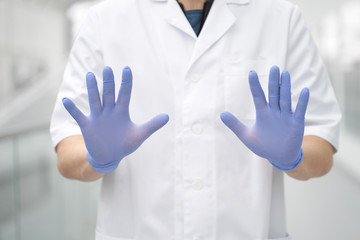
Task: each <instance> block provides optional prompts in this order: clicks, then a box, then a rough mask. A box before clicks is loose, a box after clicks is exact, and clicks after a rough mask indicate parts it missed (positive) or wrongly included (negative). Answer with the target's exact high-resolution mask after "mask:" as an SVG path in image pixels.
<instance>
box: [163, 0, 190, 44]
mask: <svg viewBox="0 0 360 240" xmlns="http://www.w3.org/2000/svg"><path fill="white" fill-rule="evenodd" d="M167 4H168V5H169V6H168V12H167V13H166V14H167V15H166V21H167V22H168V23H169V24H170V25H172V26H173V27H175V28H177V29H179V30H181V31H183V32H184V33H186V34H188V35H189V36H190V37H192V38H194V39H196V38H197V36H196V34H195V32H194V30H193V29H192V27H191V25H190V23H189V21H188V20H187V19H186V16H185V14H184V13H183V12H182V10H181V8H180V6H179V4H178V3H177V1H176V0H171V1H168V2H167Z"/></svg>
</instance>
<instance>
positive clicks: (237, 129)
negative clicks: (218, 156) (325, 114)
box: [221, 66, 309, 171]
mask: <svg viewBox="0 0 360 240" xmlns="http://www.w3.org/2000/svg"><path fill="white" fill-rule="evenodd" d="M249 83H250V89H251V93H252V96H253V99H254V103H255V109H256V122H255V124H254V125H253V126H245V125H244V124H243V123H241V122H240V121H239V120H238V119H237V118H236V117H235V116H234V115H232V114H231V113H229V112H223V113H222V114H221V120H222V121H223V122H224V123H225V125H226V126H228V127H229V128H230V129H231V130H232V131H233V132H234V133H235V134H236V136H237V137H238V138H239V139H240V140H241V141H242V142H243V143H244V144H245V145H246V146H247V147H248V148H249V149H250V150H251V151H253V152H254V153H255V154H257V155H258V156H260V157H262V158H266V159H268V160H269V161H270V163H271V164H272V165H273V166H275V167H276V168H278V169H280V170H283V171H289V170H292V169H294V168H296V167H297V166H298V165H299V164H300V162H301V161H302V156H303V151H302V148H301V144H302V140H303V136H304V124H305V123H304V122H305V112H306V108H307V104H308V101H309V89H308V88H304V89H303V90H302V91H301V94H300V97H299V101H298V104H297V106H296V110H295V112H293V111H292V109H291V91H290V90H291V87H290V74H289V73H288V72H287V71H284V72H283V73H282V75H281V83H280V71H279V68H278V67H276V66H274V67H272V68H271V70H270V76H269V103H268V102H267V101H266V98H265V95H264V92H263V90H262V88H261V85H260V82H259V78H258V76H257V74H256V72H254V71H251V72H250V74H249Z"/></svg>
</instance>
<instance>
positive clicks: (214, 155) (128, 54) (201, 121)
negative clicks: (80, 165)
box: [51, 0, 341, 240]
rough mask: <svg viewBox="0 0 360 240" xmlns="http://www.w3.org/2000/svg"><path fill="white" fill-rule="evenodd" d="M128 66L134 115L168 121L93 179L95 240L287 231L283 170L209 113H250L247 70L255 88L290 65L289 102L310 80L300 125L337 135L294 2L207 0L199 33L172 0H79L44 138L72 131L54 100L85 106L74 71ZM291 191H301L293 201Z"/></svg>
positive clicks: (251, 116) (224, 238)
mask: <svg viewBox="0 0 360 240" xmlns="http://www.w3.org/2000/svg"><path fill="white" fill-rule="evenodd" d="M105 65H109V66H111V67H112V68H113V69H114V72H115V76H116V89H118V88H119V85H120V81H121V70H122V68H123V67H124V66H126V65H129V66H130V67H131V68H132V70H133V74H134V80H133V82H134V83H133V92H132V99H131V104H130V114H131V117H132V120H133V121H134V122H136V123H143V122H145V121H148V120H149V119H150V118H152V117H153V116H155V115H157V114H158V113H162V112H164V113H167V114H169V116H170V121H169V123H168V124H167V125H165V127H164V128H162V129H161V130H159V131H158V132H157V133H155V134H154V135H153V136H151V137H150V138H149V139H148V140H147V141H146V142H145V143H144V144H143V145H142V146H141V147H140V148H139V149H138V150H137V151H136V152H134V153H133V154H131V155H129V156H128V157H126V158H124V159H123V160H122V161H121V163H120V165H119V167H118V169H117V170H116V171H115V172H113V173H111V174H107V175H106V176H105V177H104V179H103V184H102V191H101V198H100V204H99V210H98V221H97V228H96V239H98V240H110V239H111V240H135V239H137V240H170V239H173V240H185V239H186V240H190V239H201V240H203V239H204V240H205V239H206V240H239V239H244V240H252V239H290V238H289V237H287V236H288V235H287V231H286V224H285V208H284V194H283V173H282V172H280V171H278V170H276V169H274V168H273V167H272V166H271V164H269V163H268V161H267V160H265V159H262V158H259V157H257V156H256V155H255V154H253V153H252V152H251V151H250V150H248V149H247V148H246V147H245V146H244V145H243V144H242V143H241V141H240V140H239V139H237V138H236V136H235V135H234V134H233V133H232V132H231V131H230V130H229V129H227V127H226V126H225V125H224V124H223V123H222V122H221V120H220V113H221V112H222V111H225V110H227V111H231V112H233V113H234V114H235V115H236V116H237V117H238V118H239V119H240V120H241V121H243V122H244V123H247V124H252V123H253V122H254V120H255V108H254V104H253V101H252V97H251V93H250V90H249V86H248V81H247V76H248V72H249V71H250V70H256V71H257V72H258V74H259V76H260V79H261V84H262V86H263V88H264V91H265V92H266V95H267V80H268V71H269V69H270V67H271V66H272V65H278V66H280V68H281V69H287V70H289V72H290V73H291V76H292V96H293V107H294V106H295V105H296V102H297V99H298V96H299V93H300V91H301V89H302V88H303V87H309V89H310V94H311V97H310V103H309V106H308V111H307V115H306V128H305V135H316V136H319V137H322V138H323V139H326V140H327V141H328V142H330V143H331V144H332V145H333V146H334V147H335V148H337V146H338V130H339V121H340V118H341V115H340V111H339V108H338V105H337V102H336V99H335V96H334V92H333V89H332V87H331V84H330V81H329V78H328V75H327V73H326V70H325V68H324V66H323V63H322V61H321V59H320V56H319V54H318V53H317V51H316V48H315V46H314V43H313V41H312V39H311V36H310V34H309V32H308V30H307V29H306V27H305V24H304V21H303V18H302V17H301V14H300V11H299V9H298V8H297V7H296V6H294V5H293V4H291V3H289V2H287V1H283V0H216V1H215V2H214V4H213V6H212V9H211V12H210V14H209V16H208V18H207V20H206V23H205V25H204V27H203V29H202V32H201V34H200V36H199V38H197V37H196V35H195V33H194V32H193V30H192V28H191V26H190V24H189V23H188V21H187V19H186V18H185V16H184V14H183V12H182V11H181V9H180V7H179V6H178V4H177V3H176V1H175V0H132V1H130V0H112V1H105V2H103V3H101V4H99V5H97V6H95V7H94V8H92V9H91V11H90V13H89V15H88V17H87V19H86V21H85V22H84V24H83V26H82V29H81V31H80V33H79V34H78V36H77V38H76V40H75V42H74V46H73V48H72V51H71V54H70V58H69V63H68V66H67V68H66V71H65V75H64V81H63V84H62V86H61V89H60V91H59V96H58V100H57V103H56V106H55V110H54V114H53V119H52V123H51V134H52V137H53V143H54V145H56V144H57V143H58V142H59V141H61V140H62V139H64V138H65V137H67V136H71V135H75V134H80V133H81V132H80V130H79V128H78V126H77V125H76V123H75V122H74V120H73V119H72V118H71V117H70V115H69V114H68V113H67V112H66V110H65V109H64V107H63V106H62V103H61V99H62V98H63V97H65V96H66V97H68V98H70V99H72V100H74V102H75V103H76V104H77V106H78V107H79V108H80V109H82V110H83V111H84V112H85V113H88V112H89V110H88V109H89V107H88V99H87V90H86V83H85V74H86V72H88V71H92V72H95V74H96V75H97V76H98V82H99V89H100V91H101V90H102V77H101V76H102V74H101V71H102V68H103V67H104V66H105ZM299 202H301V201H299Z"/></svg>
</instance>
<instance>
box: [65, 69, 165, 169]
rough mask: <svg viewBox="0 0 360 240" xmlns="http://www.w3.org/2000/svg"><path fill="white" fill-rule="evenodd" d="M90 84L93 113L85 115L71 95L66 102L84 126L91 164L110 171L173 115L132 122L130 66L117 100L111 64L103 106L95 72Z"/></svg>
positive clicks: (106, 71) (90, 75) (105, 73)
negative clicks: (140, 122) (141, 122)
mask: <svg viewBox="0 0 360 240" xmlns="http://www.w3.org/2000/svg"><path fill="white" fill-rule="evenodd" d="M86 84H87V89H88V96H89V105H90V111H91V113H90V115H89V116H84V114H83V113H82V112H81V111H80V110H79V109H78V108H77V107H76V106H75V104H74V103H73V102H72V101H71V100H70V99H68V98H64V99H63V104H64V106H65V108H66V110H67V111H68V112H69V113H70V114H71V116H72V117H73V118H74V119H75V120H76V122H77V123H78V124H79V126H80V128H81V132H82V135H83V137H84V140H85V145H86V148H87V151H88V152H87V159H88V161H89V163H90V165H91V166H92V167H93V168H94V169H95V171H97V172H100V173H109V172H112V171H114V170H115V169H116V168H117V166H118V164H119V163H120V160H121V159H123V158H124V157H125V156H127V155H129V154H131V153H132V152H134V151H135V150H136V149H137V148H138V147H139V146H140V145H141V144H142V143H143V142H144V141H145V140H146V139H147V138H148V137H149V136H150V135H151V134H153V133H154V132H156V131H157V130H158V129H160V128H161V127H163V126H164V125H165V124H166V123H167V122H168V120H169V116H168V115H167V114H160V115H158V116H156V117H155V118H153V119H152V120H151V121H149V122H147V123H145V124H142V125H137V124H135V123H133V122H132V121H131V119H130V115H129V102H130V96H131V88H132V73H131V70H130V68H129V67H125V68H124V70H123V75H122V82H121V87H120V91H119V95H118V99H117V102H116V103H115V83H114V75H113V72H112V70H111V68H110V67H105V68H104V71H103V84H104V88H103V104H102V105H101V101H100V96H99V91H98V87H97V82H96V78H95V76H94V74H93V73H88V74H87V76H86Z"/></svg>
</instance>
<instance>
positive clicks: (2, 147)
mask: <svg viewBox="0 0 360 240" xmlns="http://www.w3.org/2000/svg"><path fill="white" fill-rule="evenodd" d="M0 166H1V168H0V239H9V240H15V239H16V238H15V234H16V228H15V204H14V201H15V195H14V187H15V185H14V161H13V142H12V139H11V138H9V139H5V140H0Z"/></svg>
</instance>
